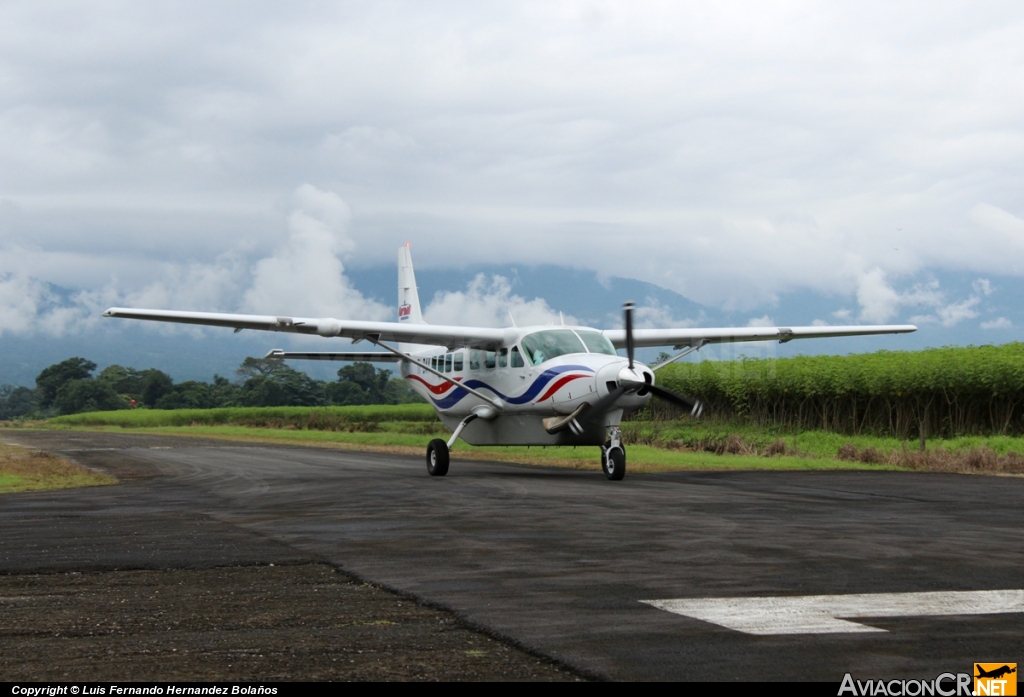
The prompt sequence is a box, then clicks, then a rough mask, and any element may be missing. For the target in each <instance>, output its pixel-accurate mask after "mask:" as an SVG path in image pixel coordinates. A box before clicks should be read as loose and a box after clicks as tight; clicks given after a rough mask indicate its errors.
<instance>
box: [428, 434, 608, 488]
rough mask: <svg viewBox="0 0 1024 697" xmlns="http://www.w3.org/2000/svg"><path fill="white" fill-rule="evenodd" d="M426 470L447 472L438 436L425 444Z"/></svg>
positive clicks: (434, 474)
mask: <svg viewBox="0 0 1024 697" xmlns="http://www.w3.org/2000/svg"><path fill="white" fill-rule="evenodd" d="M427 472H429V473H430V476H431V477H443V476H444V475H446V474H448V444H447V443H445V442H444V441H443V440H441V439H440V438H435V439H434V440H432V441H430V445H428V446H427ZM619 478H620V479H621V477H619Z"/></svg>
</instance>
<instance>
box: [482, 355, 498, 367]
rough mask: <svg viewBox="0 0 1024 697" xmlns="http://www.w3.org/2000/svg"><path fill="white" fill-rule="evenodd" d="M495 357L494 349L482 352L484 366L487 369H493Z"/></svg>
mask: <svg viewBox="0 0 1024 697" xmlns="http://www.w3.org/2000/svg"><path fill="white" fill-rule="evenodd" d="M496 357H497V354H496V353H495V352H494V351H486V352H484V367H485V368H487V370H494V366H495V365H496V363H495V358H496Z"/></svg>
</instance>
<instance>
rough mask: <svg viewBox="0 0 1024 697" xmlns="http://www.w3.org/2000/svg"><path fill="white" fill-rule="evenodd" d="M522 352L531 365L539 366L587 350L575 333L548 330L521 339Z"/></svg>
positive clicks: (562, 330)
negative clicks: (558, 357)
mask: <svg viewBox="0 0 1024 697" xmlns="http://www.w3.org/2000/svg"><path fill="white" fill-rule="evenodd" d="M594 333H596V332H594ZM523 351H524V352H525V353H526V357H527V359H528V360H529V361H530V364H531V365H540V364H541V363H543V362H544V361H549V360H551V359H552V358H555V357H557V356H564V355H566V354H570V353H586V352H587V349H586V348H585V347H584V345H583V342H581V341H580V338H579V337H578V336H576V332H574V331H572V330H570V329H548V330H545V331H541V332H534V333H533V334H528V335H526V336H525V337H523Z"/></svg>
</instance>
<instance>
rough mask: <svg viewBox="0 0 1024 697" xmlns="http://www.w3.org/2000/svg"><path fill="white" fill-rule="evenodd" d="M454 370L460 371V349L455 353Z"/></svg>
mask: <svg viewBox="0 0 1024 697" xmlns="http://www.w3.org/2000/svg"><path fill="white" fill-rule="evenodd" d="M455 372H456V373H461V372H462V351H459V352H458V353H456V354H455Z"/></svg>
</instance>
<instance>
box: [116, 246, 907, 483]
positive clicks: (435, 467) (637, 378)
mask: <svg viewBox="0 0 1024 697" xmlns="http://www.w3.org/2000/svg"><path fill="white" fill-rule="evenodd" d="M632 313H633V304H632V303H626V304H625V328H624V329H606V330H599V329H591V328H589V327H577V326H564V325H563V326H534V327H516V326H513V327H506V328H504V329H492V328H489V327H457V326H439V325H430V324H427V323H426V322H424V321H423V316H422V314H421V313H420V301H419V293H418V292H417V288H416V277H415V274H414V273H413V268H412V257H411V255H410V250H409V245H406V246H404V247H401V248H399V250H398V321H397V322H360V321H353V320H341V319H334V318H330V317H319V318H305V317H271V316H259V315H234V314H220V313H213V312H176V311H166V310H134V309H126V308H119V307H112V308H110V309H109V310H107V311H106V312H104V313H103V316H104V317H123V318H128V319H145V320H155V321H158V322H180V323H185V324H202V325H207V326H215V327H233V328H234V329H235V331H236V332H238V331H241V330H242V329H262V330H266V331H273V332H292V333H297V334H317V335H319V336H323V337H342V338H345V339H350V340H352V343H353V344H355V343H358V342H360V341H368V342H370V343H372V344H375V345H377V346H379V347H380V348H382V349H384V351H385V352H382V351H373V352H362V353H360V352H351V351H350V352H343V353H307V352H288V351H282V350H280V349H274V350H272V351H270V352H269V353H268V354H267V356H268V357H272V356H273V357H279V358H283V359H307V360H331V361H386V362H395V363H398V364H399V372H400V374H401V376H402V377H403V378H405V380H407V381H408V382H409V384H410V385H411V386H412V388H413V389H415V390H416V391H417V392H418V393H419V394H420V395H422V396H423V397H424V398H425V399H426V400H427V401H429V402H430V403H431V404H432V405H433V406H434V409H435V410H436V411H437V414H438V416H439V417H440V418H441V421H442V422H443V423H444V425H445V426H446V427H447V428H448V429H450V430H451V431H452V435H451V438H449V439H448V441H447V442H445V441H444V440H442V439H440V438H437V439H434V440H432V441H431V442H430V444H429V445H428V446H427V471H428V472H429V473H430V474H431V475H432V476H435V477H440V476H443V475H445V474H447V473H448V464H449V451H450V450H451V448H452V447H453V446H454V445H455V442H456V440H457V439H458V438H460V437H461V438H462V439H463V440H465V441H466V442H467V443H470V444H472V445H544V446H548V445H573V446H576V445H598V446H601V463H602V468H603V470H604V472H605V475H606V476H607V477H608V479H612V480H619V479H622V477H623V476H624V475H625V473H626V450H625V447H624V445H623V443H622V437H621V432H620V429H619V424H620V423H621V421H622V416H623V414H626V413H629V412H632V411H635V410H637V409H639V408H641V407H642V406H644V405H645V404H646V403H647V401H648V400H649V399H650V398H651V397H652V396H655V397H660V398H662V399H665V400H667V401H669V402H672V403H674V404H677V405H680V406H683V407H685V408H687V409H689V410H690V413H691V414H692V415H693V416H695V417H696V416H700V414H701V412H702V410H703V406H702V405H701V403H700V402H698V401H697V400H694V399H690V398H689V397H686V396H684V395H680V394H676V393H674V392H672V391H670V390H667V389H665V388H664V387H660V386H659V385H657V384H656V383H655V380H654V373H655V371H657V370H658V369H659V368H662V367H664V366H666V365H668V364H669V363H672V362H674V361H676V360H678V359H679V358H682V357H683V356H685V355H686V354H688V353H690V352H692V351H696V350H698V349H700V348H701V347H702V346H706V345H708V344H716V343H728V342H737V341H766V340H778V341H779V342H780V343H785V342H787V341H791V340H793V339H812V338H821V337H835V336H857V335H865V334H901V333H905V332H913V331H916V330H917V327H915V326H913V325H879V326H848V327H729V328H721V329H636V330H634V329H633V314H632ZM396 343H397V346H395V345H394V344H396ZM655 346H672V347H673V348H674V349H675V350H676V351H679V353H677V354H676V355H674V356H672V357H671V358H669V359H668V360H666V361H663V362H661V363H659V364H657V365H655V366H653V367H648V366H646V365H643V364H642V363H639V362H638V361H635V360H634V359H633V353H634V350H635V348H636V347H655ZM622 348H624V349H626V357H625V358H623V357H621V356H619V355H618V354H617V353H616V349H622Z"/></svg>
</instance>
